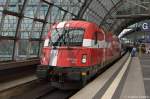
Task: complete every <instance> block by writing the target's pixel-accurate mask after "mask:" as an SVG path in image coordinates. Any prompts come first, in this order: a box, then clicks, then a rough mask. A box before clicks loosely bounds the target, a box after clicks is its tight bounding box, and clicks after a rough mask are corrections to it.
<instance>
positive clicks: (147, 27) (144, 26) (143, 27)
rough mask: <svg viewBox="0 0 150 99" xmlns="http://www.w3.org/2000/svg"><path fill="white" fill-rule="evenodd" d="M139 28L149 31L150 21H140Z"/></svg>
mask: <svg viewBox="0 0 150 99" xmlns="http://www.w3.org/2000/svg"><path fill="white" fill-rule="evenodd" d="M141 30H142V31H150V23H148V22H144V23H142V25H141Z"/></svg>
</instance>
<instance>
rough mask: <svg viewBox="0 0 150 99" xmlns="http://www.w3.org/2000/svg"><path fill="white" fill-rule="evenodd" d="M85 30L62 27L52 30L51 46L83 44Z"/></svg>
mask: <svg viewBox="0 0 150 99" xmlns="http://www.w3.org/2000/svg"><path fill="white" fill-rule="evenodd" d="M83 35H84V30H83V29H78V28H60V29H53V30H52V31H51V40H50V42H51V46H82V43H83Z"/></svg>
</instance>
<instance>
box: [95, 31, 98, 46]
mask: <svg viewBox="0 0 150 99" xmlns="http://www.w3.org/2000/svg"><path fill="white" fill-rule="evenodd" d="M97 41H98V33H97V32H95V44H97Z"/></svg>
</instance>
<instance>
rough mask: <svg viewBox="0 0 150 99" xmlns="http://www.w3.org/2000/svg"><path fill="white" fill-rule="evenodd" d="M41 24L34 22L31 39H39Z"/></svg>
mask: <svg viewBox="0 0 150 99" xmlns="http://www.w3.org/2000/svg"><path fill="white" fill-rule="evenodd" d="M42 26H43V23H41V22H35V24H34V28H33V29H32V33H31V38H40V35H41V32H42Z"/></svg>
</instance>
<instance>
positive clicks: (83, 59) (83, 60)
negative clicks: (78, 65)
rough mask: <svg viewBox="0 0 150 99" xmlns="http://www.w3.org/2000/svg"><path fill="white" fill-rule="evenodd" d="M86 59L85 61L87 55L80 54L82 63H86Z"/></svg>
mask: <svg viewBox="0 0 150 99" xmlns="http://www.w3.org/2000/svg"><path fill="white" fill-rule="evenodd" d="M86 61H87V55H83V56H82V63H86Z"/></svg>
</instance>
